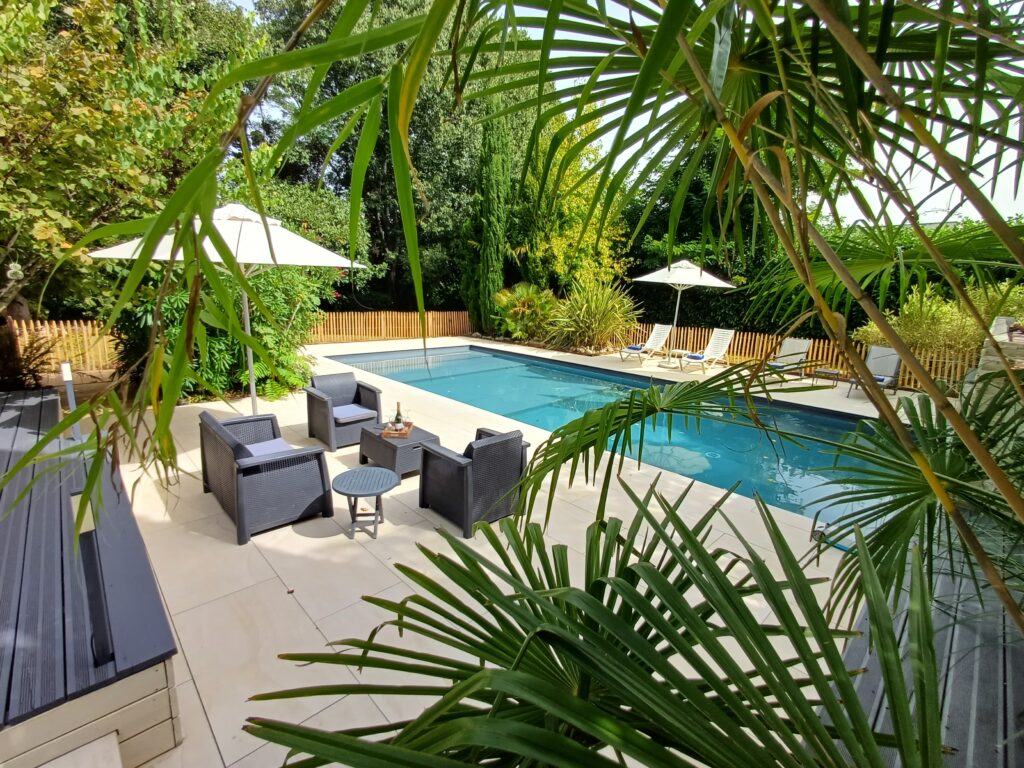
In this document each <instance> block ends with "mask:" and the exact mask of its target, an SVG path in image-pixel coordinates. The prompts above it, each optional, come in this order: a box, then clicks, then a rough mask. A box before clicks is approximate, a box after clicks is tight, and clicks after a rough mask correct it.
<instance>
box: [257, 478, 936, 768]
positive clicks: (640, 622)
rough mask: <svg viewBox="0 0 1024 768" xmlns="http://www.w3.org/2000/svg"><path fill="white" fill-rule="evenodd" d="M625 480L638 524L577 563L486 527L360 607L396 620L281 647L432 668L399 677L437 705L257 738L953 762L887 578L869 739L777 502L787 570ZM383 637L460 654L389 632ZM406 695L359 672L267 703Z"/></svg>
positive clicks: (530, 538)
mask: <svg viewBox="0 0 1024 768" xmlns="http://www.w3.org/2000/svg"><path fill="white" fill-rule="evenodd" d="M624 488H625V491H626V494H627V498H628V499H629V501H628V502H626V503H625V505H624V506H623V507H622V508H620V509H618V510H616V511H617V512H620V513H623V514H624V515H625V517H624V518H619V517H617V516H615V515H613V514H610V511H609V514H606V515H604V519H603V520H600V521H597V522H595V523H594V524H592V525H591V526H590V527H589V528H588V530H587V532H586V535H585V541H584V542H583V546H582V547H581V548H582V550H583V552H584V555H583V563H582V567H579V568H574V567H573V566H572V564H571V562H570V560H571V557H572V554H571V552H570V550H569V549H568V548H567V547H566V546H565V545H561V544H558V545H553V546H552V545H549V544H548V543H547V542H546V541H545V539H544V535H543V532H542V530H541V528H540V526H539V525H537V524H536V523H531V524H528V525H526V526H525V527H523V528H520V527H518V526H517V525H516V524H515V523H514V522H513V521H511V520H505V521H503V522H502V523H501V525H500V529H494V528H491V527H489V526H485V527H482V528H481V529H479V535H481V536H483V537H484V540H485V543H486V546H484V547H482V548H481V547H475V546H472V545H471V544H469V543H467V542H465V541H463V540H460V539H457V538H455V537H453V536H451V535H447V534H445V539H446V547H447V552H434V551H431V550H428V549H427V548H425V547H421V550H422V551H423V553H424V555H425V556H426V558H427V560H428V561H429V563H430V571H429V572H426V571H417V570H414V569H411V568H408V567H405V566H402V567H401V570H402V572H403V574H404V575H406V577H407V578H409V579H411V580H412V581H413V582H414V583H415V584H416V585H417V588H418V594H416V595H413V596H411V597H409V598H406V599H405V600H403V601H400V602H395V601H389V600H383V599H380V598H373V597H368V598H364V599H366V600H367V601H369V602H371V603H372V604H374V605H376V606H377V607H379V608H380V609H382V610H383V611H385V612H386V613H388V614H390V615H391V618H390V619H388V620H387V621H386V622H385V623H384V624H382V625H381V626H380V627H379V628H378V629H377V630H375V631H374V633H373V634H371V636H370V637H369V638H368V639H365V640H364V639H360V638H351V639H346V640H342V641H339V642H338V643H336V644H335V645H336V646H337V648H338V651H339V652H337V653H313V654H310V653H294V654H285V655H284V656H283V657H282V658H284V659H286V660H289V661H296V662H300V663H313V664H321V665H333V666H340V667H349V668H352V669H353V670H358V669H359V668H363V667H370V666H372V667H376V668H383V669H390V670H395V671H401V672H403V673H404V674H406V675H407V676H410V677H411V678H419V680H421V681H422V684H421V683H418V682H416V683H412V684H411V685H408V686H402V687H401V689H402V690H403V692H404V694H405V695H409V696H423V697H428V698H425V708H424V710H423V713H422V714H421V715H419V716H418V717H416V718H414V719H412V720H408V721H404V722H399V723H382V724H381V725H379V726H372V727H369V728H355V729H350V730H344V731H340V732H334V733H331V732H325V731H320V730H317V729H313V728H307V727H302V726H295V725H289V724H286V723H281V722H276V721H271V720H265V719H259V718H253V719H251V720H250V722H249V725H248V726H246V728H247V730H249V731H250V732H251V733H253V734H255V735H257V736H259V737H261V738H264V739H268V740H270V741H274V742H277V743H279V744H283V745H286V746H289V747H291V748H293V749H294V750H296V751H298V752H302V753H304V754H306V755H309V756H310V757H308V758H306V759H304V760H303V761H300V762H297V763H295V765H303V766H313V765H323V764H325V763H326V762H328V761H338V762H342V763H345V764H347V765H353V766H364V765H365V766H370V765H382V764H384V761H387V762H388V764H392V765H409V766H448V765H456V764H474V765H478V764H488V765H509V766H512V765H535V764H546V765H562V766H577V765H579V766H583V765H607V766H615V765H621V764H622V762H623V761H625V760H631V761H635V762H637V763H639V764H642V765H648V766H663V767H664V768H675V767H676V766H680V767H681V766H690V765H694V764H696V763H699V764H701V765H708V766H735V765H737V764H738V763H747V764H752V765H759V766H760V765H764V766H769V765H779V766H782V765H786V766H790V765H807V766H811V765H814V766H820V765H846V764H848V763H849V762H850V761H851V760H852V762H853V763H854V764H856V765H861V766H882V765H885V764H886V762H885V757H884V753H885V749H886V748H887V747H888V748H895V749H896V751H897V752H898V753H899V754H900V756H901V757H902V758H903V759H904V760H905V764H908V765H911V764H914V765H924V764H928V765H937V764H938V757H937V756H938V755H940V754H941V743H940V742H939V740H938V733H939V727H938V726H939V721H938V712H937V710H926V711H921V710H920V708H919V709H918V711H917V712H916V713H915V712H913V711H912V710H911V708H910V706H909V704H908V700H909V699H908V697H907V690H906V687H905V685H904V671H905V670H904V663H903V661H902V660H901V658H900V651H899V647H898V646H899V643H898V641H897V639H896V635H895V632H894V629H893V624H892V619H891V616H890V614H889V611H888V609H887V606H886V600H885V596H884V594H883V593H882V592H881V590H880V588H878V587H877V580H874V581H871V582H870V584H871V588H870V589H869V590H868V601H869V604H870V605H871V606H872V611H873V615H872V619H873V620H872V632H873V636H874V637H875V639H876V647H877V648H878V654H879V656H878V659H879V663H880V664H881V665H882V666H883V667H884V674H885V677H886V680H887V681H891V691H892V696H891V700H890V701H889V704H890V706H892V707H893V708H894V718H893V723H894V725H895V730H894V732H893V733H891V734H884V733H874V732H873V731H872V729H871V727H870V724H869V717H868V713H867V712H866V711H865V710H864V709H863V708H862V705H861V704H860V702H859V700H858V698H857V695H856V692H855V691H854V689H853V688H852V685H851V681H850V676H849V672H848V671H847V670H846V668H845V666H844V663H843V659H842V656H841V654H840V652H839V647H838V645H837V643H839V642H841V640H842V638H843V637H845V636H846V633H844V632H842V631H839V630H835V629H833V628H832V627H830V625H829V623H828V622H827V621H826V619H825V617H824V615H823V613H822V611H821V608H820V606H819V604H818V601H817V597H816V595H815V592H814V589H813V586H814V583H815V581H816V579H813V578H808V576H807V575H806V574H805V568H806V563H804V562H802V561H801V560H800V558H798V557H797V556H796V555H795V554H794V552H793V551H792V549H791V548H790V547H789V545H788V543H787V542H786V539H785V537H784V535H783V533H782V531H781V530H780V529H779V528H778V526H777V524H776V523H775V522H774V520H773V519H772V517H771V515H770V514H769V513H768V512H767V509H766V508H764V507H763V505H762V506H761V507H760V509H761V518H762V520H763V521H764V524H765V526H766V528H767V530H768V531H769V534H770V536H771V538H772V542H773V544H774V545H775V547H776V552H777V554H778V556H779V559H780V567H779V569H776V570H775V571H773V570H772V569H771V568H769V566H768V564H767V563H766V562H765V561H764V559H763V557H762V556H761V554H760V553H759V551H758V549H757V548H756V547H753V546H751V545H749V544H747V543H746V542H744V541H743V536H742V533H740V532H739V531H736V532H735V535H736V536H737V538H738V539H739V540H740V542H741V546H740V549H739V550H738V551H737V552H735V553H734V552H730V551H728V550H727V549H723V548H720V547H714V546H712V545H709V541H710V534H711V532H712V528H711V524H712V522H713V521H714V520H715V519H716V515H717V510H716V509H714V508H713V509H712V510H710V511H709V512H708V513H707V514H705V515H703V516H701V517H700V519H699V520H698V521H697V522H696V523H695V524H694V525H693V526H692V527H690V526H687V525H686V524H685V523H684V522H683V520H682V517H681V515H680V507H681V505H682V504H683V502H684V501H685V496H686V494H685V493H684V494H682V495H681V496H680V497H679V498H677V499H675V500H669V499H668V498H666V497H665V496H663V495H662V494H660V493H658V491H657V488H656V485H654V486H652V487H651V488H649V489H648V490H647V492H646V493H645V494H644V495H643V496H642V497H641V496H639V495H637V494H636V493H634V492H633V491H632V490H631V489H629V488H628V487H626V486H624ZM865 566H866V567H867V568H868V569H870V568H871V566H870V562H868V561H867V560H865ZM915 568H916V569H917V570H920V562H919V561H918V562H917V563H916V565H915ZM916 572H917V571H915V573H916ZM752 600H756V601H758V602H761V601H763V602H764V603H765V604H767V606H769V608H770V611H769V615H770V618H768V619H765V618H763V617H762V618H758V616H757V615H755V611H754V609H753V608H752V605H753V604H752V603H751V601H752ZM910 603H911V606H912V608H913V610H915V611H917V612H918V613H917V614H916V616H917V618H916V619H915V621H920V622H922V626H921V631H920V632H919V633H917V634H915V636H914V637H913V638H912V639H911V640H910V642H909V645H908V652H909V661H910V662H911V663H912V664H914V665H915V669H916V670H917V672H918V675H917V676H916V677H915V678H914V684H915V685H916V686H917V687H918V688H919V689H920V688H921V687H922V686H924V687H926V686H928V685H934V684H935V678H934V675H935V663H934V650H933V649H932V648H931V635H930V625H929V623H928V622H929V621H930V618H929V617H930V607H929V598H928V593H927V587H926V586H925V583H924V581H923V580H921V579H917V578H915V582H914V588H913V590H912V595H911V599H910ZM385 630H387V631H393V630H397V631H398V632H399V633H401V634H402V635H403V636H404V637H411V636H419V637H422V638H426V639H429V640H430V641H431V642H432V643H435V644H438V643H439V644H440V645H441V646H442V647H444V648H447V649H448V651H447V652H443V651H441V652H437V653H434V654H426V653H422V652H418V651H415V650H413V649H411V648H409V647H408V644H406V643H395V644H391V643H387V642H385V641H383V640H382V639H380V637H381V635H382V634H383V633H384V631H385ZM398 691H399V688H398V687H388V686H380V685H376V684H371V683H344V684H338V685H332V684H324V685H321V686H317V687H314V688H304V689H293V690H288V691H278V692H274V693H267V694H261V695H258V696H256V697H255V698H256V699H260V700H268V699H281V698H291V697H299V696H320V695H324V696H327V695H330V696H338V695H373V694H378V693H396V692H398ZM823 714H827V718H825V719H823V717H822V715H823ZM929 755H933V756H936V757H933V758H932V759H928V756H929ZM922 758H924V759H922Z"/></svg>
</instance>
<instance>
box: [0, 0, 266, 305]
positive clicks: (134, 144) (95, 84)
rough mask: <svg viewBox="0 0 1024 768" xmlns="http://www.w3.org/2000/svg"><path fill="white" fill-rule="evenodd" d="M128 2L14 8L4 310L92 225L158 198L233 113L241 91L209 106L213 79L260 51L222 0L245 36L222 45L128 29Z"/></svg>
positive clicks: (1, 106) (3, 94)
mask: <svg viewBox="0 0 1024 768" xmlns="http://www.w3.org/2000/svg"><path fill="white" fill-rule="evenodd" d="M161 5H163V4H161ZM194 5H196V6H197V7H198V6H201V5H202V3H199V2H198V0H196V2H195V3H194ZM204 7H205V6H204ZM122 10H123V9H121V8H120V7H119V6H118V5H117V4H116V3H115V2H114V1H113V0H80V1H78V2H68V3H60V4H47V5H46V6H45V7H42V8H41V7H40V6H38V4H35V3H17V4H14V5H12V6H10V10H6V11H5V13H6V14H9V15H10V17H11V18H10V19H9V20H8V22H9V23H8V25H7V27H6V28H5V33H4V39H5V42H4V45H3V48H0V56H2V60H0V268H2V269H3V270H4V273H3V274H0V310H2V309H3V308H5V307H6V305H7V303H8V302H9V301H10V300H11V299H12V298H13V297H14V296H15V295H16V294H17V293H18V292H19V291H20V290H21V289H22V288H23V287H25V286H26V285H28V284H30V283H32V282H34V281H41V279H42V278H43V277H44V276H45V275H46V274H47V273H49V272H50V271H51V270H52V269H53V268H54V267H55V266H56V265H57V264H58V263H59V262H60V261H61V260H62V258H63V256H64V252H65V251H66V249H67V248H68V246H69V244H70V243H72V242H75V241H76V240H78V239H79V238H80V237H81V236H82V235H83V233H85V232H86V231H88V230H90V229H92V228H93V227H95V226H97V225H98V224H102V223H106V222H110V221H118V220H121V219H125V218H131V217H136V216H142V215H146V214H149V213H150V212H152V211H153V210H155V209H156V208H157V207H158V201H159V199H160V198H161V197H162V196H164V195H166V194H168V193H169V192H170V191H171V190H173V189H174V186H175V183H176V180H177V179H178V178H180V177H181V175H183V174H184V173H185V172H187V171H188V170H189V169H191V167H192V165H193V164H194V163H195V162H196V161H197V160H198V158H199V156H200V155H199V153H200V152H201V151H202V150H203V149H204V148H205V147H206V146H207V145H208V144H209V142H210V141H211V140H212V139H213V138H214V137H216V135H217V134H218V133H220V132H221V131H223V130H224V129H225V127H226V126H227V125H228V124H229V119H230V118H229V117H228V115H229V114H230V107H228V105H230V104H231V103H232V102H233V100H234V94H233V93H225V94H224V95H223V96H222V97H221V98H220V99H218V101H217V102H216V103H215V104H209V105H207V108H206V110H205V111H202V108H203V102H204V100H205V98H206V90H205V89H206V88H207V87H208V85H209V84H210V82H212V79H214V78H215V77H217V76H219V75H220V74H222V73H223V72H224V71H226V69H227V67H228V66H229V64H231V63H232V62H233V61H234V60H236V59H237V58H238V57H239V56H240V55H242V54H245V55H255V54H256V53H257V52H258V49H257V46H255V45H254V43H255V35H254V34H253V33H252V32H251V28H250V27H247V26H246V25H247V23H248V22H247V21H246V19H245V17H244V15H243V14H242V13H241V12H239V11H238V10H237V9H233V10H229V9H227V8H225V7H219V8H218V10H217V11H216V13H217V14H219V15H218V16H217V21H218V23H219V24H223V25H225V26H228V27H230V28H233V29H234V30H236V32H235V34H236V37H235V38H233V44H234V45H235V46H237V47H235V48H233V49H232V50H229V51H227V50H219V51H215V52H211V50H210V49H209V47H206V48H203V47H202V46H196V45H192V44H191V43H190V41H189V38H188V37H187V36H186V37H184V38H175V37H172V38H171V39H170V40H168V41H164V40H162V39H151V38H147V39H146V40H140V39H133V38H130V37H126V36H125V34H124V33H123V32H122V31H121V29H120V27H119V20H122V19H123V16H122V15H121V11H122ZM203 29H204V30H209V29H210V24H206V25H205V26H204V27H203ZM247 29H248V30H249V31H248V32H246V30H247ZM12 31H13V33H14V34H10V33H11V32H12ZM14 264H17V265H20V269H19V270H15V272H14V274H15V275H19V274H20V277H18V278H16V279H14V278H12V276H11V275H12V273H11V270H10V268H11V266H12V265H14ZM72 269H73V267H72Z"/></svg>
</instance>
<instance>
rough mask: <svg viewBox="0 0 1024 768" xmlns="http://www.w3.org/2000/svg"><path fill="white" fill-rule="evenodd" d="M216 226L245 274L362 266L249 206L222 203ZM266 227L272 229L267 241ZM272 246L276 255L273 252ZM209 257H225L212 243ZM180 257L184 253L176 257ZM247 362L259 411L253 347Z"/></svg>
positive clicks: (163, 256)
mask: <svg viewBox="0 0 1024 768" xmlns="http://www.w3.org/2000/svg"><path fill="white" fill-rule="evenodd" d="M213 225H214V226H215V227H216V228H217V231H218V232H219V233H220V236H221V237H222V238H223V239H224V242H225V243H227V244H228V246H229V247H231V249H232V253H233V254H234V256H235V260H236V261H237V262H238V263H239V264H244V265H246V266H248V267H250V268H249V269H246V270H245V274H246V277H248V276H249V275H251V274H253V273H254V272H256V271H257V270H258V269H259V268H260V267H274V266H277V267H340V268H342V269H363V268H364V267H363V265H362V264H357V263H355V262H353V261H351V260H349V259H347V258H345V257H344V256H339V255H338V254H336V253H334V252H333V251H329V250H327V249H326V248H324V247H322V246H319V245H317V244H316V243H314V242H312V241H310V240H307V239H306V238H304V237H302V236H301V235H296V234H295V233H294V232H290V231H289V230H287V229H285V228H284V227H283V226H281V222H280V221H278V220H277V219H272V218H270V217H267V225H268V227H267V228H266V229H265V228H264V226H263V219H261V218H260V215H259V214H258V213H256V212H255V211H252V210H250V209H248V208H246V207H245V206H244V205H239V204H238V203H229V204H228V205H224V206H221V207H220V208H217V209H216V210H215V211H214V212H213ZM199 226H200V223H199V221H198V220H197V221H196V223H195V227H196V230H197V231H198V230H199ZM267 229H269V230H270V237H269V241H268V237H267ZM173 245H174V234H173V233H168V234H167V235H165V236H164V237H163V238H162V239H161V240H160V242H159V243H158V244H157V247H156V251H155V252H154V254H153V260H154V261H170V260H171V249H172V247H173ZM141 246H142V238H141V237H140V238H136V239H135V240H129V241H128V242H126V243H120V244H119V245H113V246H111V247H109V248H102V249H100V250H98V251H93V252H92V253H90V254H89V255H90V256H92V257H93V258H95V259H134V258H136V257H138V255H139V248H140V247H141ZM271 246H273V254H271ZM206 253H207V254H208V255H209V256H210V260H211V261H214V262H218V263H222V262H223V259H221V258H220V255H219V254H218V253H217V251H216V250H215V249H214V248H213V247H212V246H211V247H209V248H207V249H206ZM175 258H176V259H180V258H181V254H180V253H179V254H177V255H176V256H175ZM242 327H243V328H244V329H245V332H246V333H247V334H250V333H251V327H250V320H249V297H248V295H246V293H245V292H244V291H243V292H242ZM245 354H246V361H247V362H248V364H249V397H250V398H251V400H252V412H253V415H255V414H256V412H257V411H256V408H257V406H256V372H255V369H254V368H253V361H252V349H251V348H250V347H246V349H245Z"/></svg>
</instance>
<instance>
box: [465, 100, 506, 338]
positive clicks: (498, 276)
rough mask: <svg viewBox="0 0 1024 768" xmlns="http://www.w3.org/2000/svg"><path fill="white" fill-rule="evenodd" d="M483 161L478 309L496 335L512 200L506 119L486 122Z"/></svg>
mask: <svg viewBox="0 0 1024 768" xmlns="http://www.w3.org/2000/svg"><path fill="white" fill-rule="evenodd" d="M489 107H490V109H489V111H490V112H491V114H494V113H496V112H499V111H500V110H501V99H500V97H499V98H496V99H494V100H493V101H492V103H491V104H489ZM482 144H483V146H482V157H481V158H480V226H481V236H480V259H479V263H478V267H477V270H476V274H475V275H474V276H475V278H476V281H475V282H476V302H475V303H476V309H477V313H478V320H479V327H480V330H481V331H483V332H484V333H487V334H490V333H493V332H494V327H495V320H494V314H495V311H496V309H495V306H494V294H496V293H497V292H498V291H500V290H501V289H502V288H503V287H504V274H505V272H504V269H505V265H504V261H505V250H506V245H505V240H506V238H505V235H506V229H507V226H508V214H509V205H510V202H511V197H512V170H511V165H512V163H511V160H510V157H509V156H510V148H509V137H508V122H507V121H506V119H505V118H504V117H500V118H495V119H492V120H488V121H487V122H485V123H484V129H483V141H482Z"/></svg>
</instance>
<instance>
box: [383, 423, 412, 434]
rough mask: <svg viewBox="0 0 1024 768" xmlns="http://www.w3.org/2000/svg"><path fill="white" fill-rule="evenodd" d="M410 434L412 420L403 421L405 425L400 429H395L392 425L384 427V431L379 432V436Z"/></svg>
mask: <svg viewBox="0 0 1024 768" xmlns="http://www.w3.org/2000/svg"><path fill="white" fill-rule="evenodd" d="M411 434H412V422H411V421H407V422H405V427H404V428H402V429H395V428H394V427H391V426H388V427H384V431H383V432H381V433H380V436H381V437H398V438H402V437H408V436H409V435H411Z"/></svg>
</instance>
